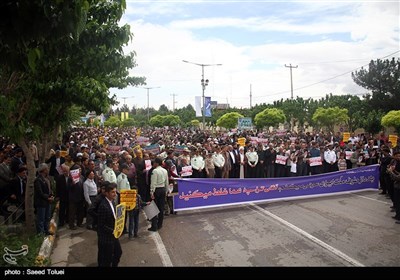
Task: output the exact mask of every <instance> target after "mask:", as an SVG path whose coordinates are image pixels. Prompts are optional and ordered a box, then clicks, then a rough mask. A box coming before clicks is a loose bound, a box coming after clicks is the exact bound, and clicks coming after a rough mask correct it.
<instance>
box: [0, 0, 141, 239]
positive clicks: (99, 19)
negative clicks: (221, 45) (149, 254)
mask: <svg viewBox="0 0 400 280" xmlns="http://www.w3.org/2000/svg"><path fill="white" fill-rule="evenodd" d="M0 5H1V6H0V13H1V16H0V40H1V41H0V59H1V63H0V99H1V102H0V128H1V131H2V132H3V134H5V135H8V136H10V137H11V139H12V140H13V141H15V142H16V143H18V145H19V146H21V147H22V149H23V150H24V153H25V155H26V159H27V165H28V171H29V173H28V182H27V191H26V197H25V203H26V204H25V205H26V207H25V208H26V211H25V212H26V225H27V230H28V231H30V232H32V231H34V217H33V181H34V177H35V168H34V161H33V157H32V155H31V153H30V151H29V141H30V140H32V139H37V138H39V136H40V135H44V134H46V133H50V132H51V131H53V130H54V129H55V127H58V126H59V124H60V122H61V121H62V120H63V119H64V117H65V114H66V113H67V112H68V110H69V109H70V108H71V107H73V106H74V105H78V106H80V107H82V108H84V109H85V110H86V111H97V112H106V111H107V110H108V108H109V106H110V104H112V103H113V102H114V100H115V99H114V98H113V97H109V88H110V87H118V88H123V87H125V86H127V85H136V84H142V83H144V79H143V78H136V77H129V69H130V68H132V67H134V66H135V61H134V55H135V54H134V53H130V54H127V55H126V54H124V52H123V49H122V48H123V46H124V45H126V44H127V43H128V42H129V40H130V39H131V33H130V30H129V26H128V25H125V26H119V20H120V18H121V16H122V14H123V11H124V9H125V1H104V0H97V1H96V0H58V1H41V0H32V1H11V0H6V1H2V2H1V4H0ZM33 15H34V16H33ZM41 27H43V28H41Z"/></svg>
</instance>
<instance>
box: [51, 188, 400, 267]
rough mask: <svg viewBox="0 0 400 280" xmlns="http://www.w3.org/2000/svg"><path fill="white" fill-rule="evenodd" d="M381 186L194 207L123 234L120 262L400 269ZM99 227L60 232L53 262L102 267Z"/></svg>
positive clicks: (399, 232)
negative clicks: (159, 224) (132, 235)
mask: <svg viewBox="0 0 400 280" xmlns="http://www.w3.org/2000/svg"><path fill="white" fill-rule="evenodd" d="M391 205H392V204H391V201H390V200H389V199H387V198H386V197H385V196H384V195H379V194H378V192H377V191H364V192H357V193H352V194H343V195H336V196H329V197H319V198H307V199H301V200H291V201H279V202H270V203H259V204H243V205H240V206H230V207H218V208H209V209H204V210H192V211H184V212H180V213H178V215H170V216H168V217H166V219H165V220H164V226H163V228H162V229H161V230H160V231H158V232H149V231H147V227H148V226H149V224H148V222H147V221H146V218H145V216H144V214H143V213H142V214H141V217H140V218H141V224H140V229H139V238H137V239H134V240H129V239H128V237H127V235H124V236H122V237H121V239H120V242H121V245H122V250H123V255H122V258H121V263H120V266H126V267H134V266H140V267H146V266H160V267H161V266H164V267H165V266H167V267H170V266H174V267H186V266H188V267H217V266H224V267H225V266H251V267H254V266H262V267H264V266H268V267H288V266H301V267H304V266H306V267H347V266H367V267H393V266H400V242H399V241H398V240H399V236H400V224H395V222H394V221H395V220H394V219H392V216H393V215H394V213H393V212H390V206H391ZM96 260H97V235H96V232H94V231H91V230H87V229H86V228H79V229H78V230H75V231H71V230H69V229H67V228H61V229H59V231H58V233H57V239H56V244H55V247H54V250H53V253H52V255H51V263H52V265H53V266H96V265H97V262H96Z"/></svg>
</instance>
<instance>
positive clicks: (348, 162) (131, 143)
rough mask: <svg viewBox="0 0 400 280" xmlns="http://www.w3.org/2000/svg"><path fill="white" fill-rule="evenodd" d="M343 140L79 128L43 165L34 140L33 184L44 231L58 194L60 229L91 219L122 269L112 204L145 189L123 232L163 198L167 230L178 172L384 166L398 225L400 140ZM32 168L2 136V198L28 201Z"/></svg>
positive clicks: (233, 174)
mask: <svg viewBox="0 0 400 280" xmlns="http://www.w3.org/2000/svg"><path fill="white" fill-rule="evenodd" d="M345 140H346V141H343V135H342V134H341V133H339V132H338V133H335V134H332V133H325V132H318V133H316V132H313V133H311V132H306V133H303V132H300V133H296V132H285V133H282V132H279V133H278V132H276V131H274V132H257V131H238V130H233V131H230V132H211V131H210V132H207V131H199V130H193V129H180V128H162V129H136V128H73V129H71V130H69V131H67V132H66V133H65V134H64V136H63V140H62V141H59V142H58V143H57V144H55V145H54V147H52V149H51V150H50V152H49V155H48V158H46V159H44V163H42V164H39V159H38V158H37V148H36V145H35V143H32V147H31V152H32V154H35V151H36V156H35V157H34V158H35V164H36V165H37V178H36V180H35V184H34V189H35V192H34V201H35V207H36V225H37V231H38V233H43V234H50V233H49V230H48V222H49V219H50V205H51V203H52V201H53V200H54V199H56V200H58V201H59V202H60V208H59V226H60V227H62V226H64V225H65V224H68V226H69V229H71V230H75V229H77V227H82V226H83V221H84V218H85V217H86V227H87V228H88V229H91V230H97V232H98V235H99V246H100V243H101V242H100V240H102V245H101V246H103V247H104V246H105V245H104V244H106V243H107V242H108V243H107V244H111V243H112V244H114V245H113V246H112V248H111V247H107V248H106V249H104V250H102V254H101V256H100V255H99V264H100V263H101V264H102V265H106V263H107V265H109V264H113V265H117V264H118V261H116V260H115V259H114V260H113V261H110V260H109V259H107V260H105V259H104V256H105V255H107V254H109V253H110V250H116V251H115V254H116V255H119V257H120V253H121V252H120V251H119V249H120V248H119V249H118V245H116V241H115V239H112V238H111V237H110V236H107V234H110V228H109V227H110V226H111V223H110V219H111V218H112V217H111V216H110V215H113V216H114V218H115V212H113V211H114V208H113V207H114V206H113V202H112V201H114V200H115V202H117V203H118V200H119V194H120V192H121V191H122V190H126V189H136V190H137V192H138V199H137V205H136V207H135V209H134V210H132V211H130V212H129V213H128V215H127V217H128V218H127V220H128V222H127V223H126V228H125V233H128V235H129V238H130V239H133V238H136V237H137V236H138V222H139V220H138V219H139V209H140V208H141V207H142V206H144V205H146V204H148V203H149V202H150V201H152V200H154V201H155V202H156V205H157V206H158V208H159V209H160V213H159V214H158V215H157V216H156V217H154V218H153V219H152V221H151V227H150V228H149V229H148V230H150V231H157V230H160V229H161V228H162V226H163V220H164V216H165V215H170V214H176V212H175V211H174V209H173V200H172V196H173V195H174V193H176V192H177V191H178V187H177V184H176V178H273V177H289V176H290V177H292V176H309V175H315V174H321V173H328V172H334V171H338V170H346V169H352V168H357V167H360V166H364V165H372V164H379V165H380V189H381V194H383V195H387V196H388V197H389V198H390V199H391V200H392V201H393V206H392V210H391V211H393V212H395V211H396V215H395V216H394V217H393V218H394V219H396V223H400V151H399V145H398V144H399V143H391V142H390V141H388V138H387V137H386V136H385V135H384V134H383V133H381V134H378V135H375V136H373V137H372V136H371V135H368V134H361V135H354V133H351V135H350V137H349V138H348V139H345ZM26 172H27V169H26V166H25V159H24V155H23V152H22V150H21V148H19V147H16V146H14V145H13V144H12V143H8V142H7V141H6V140H5V138H3V140H2V141H1V142H0V191H1V200H2V201H1V202H2V204H3V203H4V202H5V201H7V202H9V203H15V204H17V205H23V201H24V192H25V188H26V182H25V179H26V175H27V173H26ZM53 185H54V186H55V187H54V188H52V186H53ZM114 189H115V195H114V193H113V192H114V191H113V190H114ZM104 198H107V200H104ZM106 202H108V204H105V203H106ZM108 207H110V208H108ZM106 210H107V211H106ZM102 211H103V212H104V213H103V212H102ZM106 212H107V213H108V214H107V213H106ZM107 215H108V216H107ZM106 216H107V217H106ZM105 217H106V218H105ZM110 217H111V218H110ZM111 220H112V219H111ZM128 225H129V226H128ZM110 240H112V242H111V241H110ZM110 242H111V243H110ZM110 246H111V245H110ZM99 248H100V247H99ZM99 254H100V249H99ZM118 260H119V258H118Z"/></svg>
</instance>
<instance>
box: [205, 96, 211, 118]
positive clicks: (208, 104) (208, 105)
mask: <svg viewBox="0 0 400 280" xmlns="http://www.w3.org/2000/svg"><path fill="white" fill-rule="evenodd" d="M204 106H205V107H206V109H205V114H204V116H206V117H211V97H210V96H206V97H204Z"/></svg>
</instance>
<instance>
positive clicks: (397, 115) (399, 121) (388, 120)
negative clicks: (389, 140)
mask: <svg viewBox="0 0 400 280" xmlns="http://www.w3.org/2000/svg"><path fill="white" fill-rule="evenodd" d="M381 124H382V126H385V127H394V129H396V132H397V133H400V111H390V112H389V113H387V114H386V115H384V116H383V117H382V121H381Z"/></svg>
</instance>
